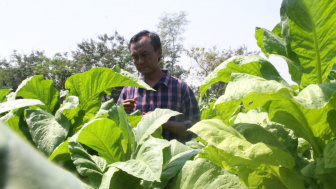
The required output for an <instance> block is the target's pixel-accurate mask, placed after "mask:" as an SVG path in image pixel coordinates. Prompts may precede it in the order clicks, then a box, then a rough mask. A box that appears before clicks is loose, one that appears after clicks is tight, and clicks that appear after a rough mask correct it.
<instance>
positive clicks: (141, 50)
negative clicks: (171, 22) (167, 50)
mask: <svg viewBox="0 0 336 189" xmlns="http://www.w3.org/2000/svg"><path fill="white" fill-rule="evenodd" d="M130 51H131V55H132V57H133V63H134V65H135V67H136V68H137V70H138V71H139V72H140V73H142V74H143V75H145V76H146V75H150V74H152V73H154V72H155V71H159V70H160V67H159V64H158V59H159V57H160V56H161V53H162V50H161V49H158V50H157V51H154V47H153V46H152V45H151V44H150V39H149V38H148V37H147V36H143V37H142V38H141V39H140V40H139V41H138V42H136V43H132V44H131V46H130Z"/></svg>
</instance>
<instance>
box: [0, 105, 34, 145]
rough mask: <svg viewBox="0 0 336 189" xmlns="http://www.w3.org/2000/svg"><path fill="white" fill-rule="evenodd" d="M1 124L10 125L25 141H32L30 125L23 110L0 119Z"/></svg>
mask: <svg viewBox="0 0 336 189" xmlns="http://www.w3.org/2000/svg"><path fill="white" fill-rule="evenodd" d="M0 122H3V123H5V124H6V125H8V126H9V127H10V128H11V129H12V130H14V131H15V132H16V133H18V134H19V135H20V136H21V137H23V138H24V139H27V140H29V141H32V138H31V135H30V133H29V129H28V125H27V122H26V120H25V116H24V109H23V108H19V109H17V110H14V111H11V112H8V113H7V114H6V115H4V116H3V117H1V118H0Z"/></svg>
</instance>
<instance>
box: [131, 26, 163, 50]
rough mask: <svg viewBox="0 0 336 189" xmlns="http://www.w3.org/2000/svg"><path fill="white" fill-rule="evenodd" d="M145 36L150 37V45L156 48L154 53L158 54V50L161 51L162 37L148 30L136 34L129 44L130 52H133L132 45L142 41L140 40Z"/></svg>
mask: <svg viewBox="0 0 336 189" xmlns="http://www.w3.org/2000/svg"><path fill="white" fill-rule="evenodd" d="M143 36H147V37H149V39H150V43H151V45H152V46H153V48H154V51H155V52H156V51H157V50H159V49H161V48H162V47H161V40H160V37H159V35H158V34H156V33H155V32H150V31H148V30H142V31H140V32H139V33H137V34H135V35H134V36H133V37H132V38H131V40H130V42H129V44H128V50H131V44H132V43H136V42H138V41H140V39H141V38H142V37H143Z"/></svg>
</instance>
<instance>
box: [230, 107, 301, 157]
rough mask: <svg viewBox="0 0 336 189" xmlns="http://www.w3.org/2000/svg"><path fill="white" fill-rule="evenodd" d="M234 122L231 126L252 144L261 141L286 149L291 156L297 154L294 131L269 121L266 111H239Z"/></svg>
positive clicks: (296, 141) (296, 140)
mask: <svg viewBox="0 0 336 189" xmlns="http://www.w3.org/2000/svg"><path fill="white" fill-rule="evenodd" d="M234 123H235V124H234V125H232V127H233V128H234V129H236V130H237V131H238V132H239V133H240V134H242V135H243V136H244V137H245V138H246V140H248V141H249V142H251V143H253V144H255V143H257V142H263V143H266V144H268V145H273V146H275V147H278V148H280V149H283V150H287V151H288V152H290V153H292V155H293V156H295V155H296V154H297V147H298V139H297V137H296V136H295V135H294V132H293V131H292V130H290V129H288V128H286V127H285V126H284V125H282V124H279V123H275V122H271V121H269V119H268V114H267V113H266V112H258V111H257V110H250V111H248V112H247V113H239V114H238V116H237V118H236V119H235V121H234ZM258 125H260V126H258Z"/></svg>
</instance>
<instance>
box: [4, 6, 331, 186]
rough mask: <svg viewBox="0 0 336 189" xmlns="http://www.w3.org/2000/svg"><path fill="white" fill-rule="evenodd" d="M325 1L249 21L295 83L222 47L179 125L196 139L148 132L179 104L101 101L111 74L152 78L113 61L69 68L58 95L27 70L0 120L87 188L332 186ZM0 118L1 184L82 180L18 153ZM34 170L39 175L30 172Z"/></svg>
mask: <svg viewBox="0 0 336 189" xmlns="http://www.w3.org/2000/svg"><path fill="white" fill-rule="evenodd" d="M335 7H336V6H335V3H334V2H333V1H331V0H328V1H323V2H322V1H317V0H313V1H309V2H308V1H303V0H292V1H288V0H284V1H283V4H282V8H281V18H282V21H281V23H280V24H278V25H277V26H276V27H275V28H274V29H273V31H268V30H266V29H261V28H257V29H256V35H255V36H256V39H257V41H258V45H259V46H260V47H261V49H262V52H264V53H265V54H266V56H268V55H271V54H274V55H279V56H281V57H283V58H284V59H285V60H286V61H287V63H288V66H289V71H290V74H291V75H292V78H293V80H294V81H295V82H297V83H298V84H299V86H290V85H288V84H287V82H286V81H285V80H283V79H282V78H281V76H280V75H279V73H278V72H277V70H276V69H275V68H274V66H273V65H272V64H271V63H270V62H269V61H267V60H265V59H263V58H261V57H260V56H256V55H252V56H236V57H232V58H229V59H227V60H225V61H224V62H222V63H221V64H220V65H218V66H217V68H216V69H215V70H214V71H213V72H212V73H209V75H208V76H207V77H206V78H205V79H204V81H203V83H202V86H201V88H200V91H201V94H202V95H204V94H205V93H206V91H207V90H208V89H209V88H210V87H211V86H213V85H214V84H216V83H218V82H225V83H228V85H227V88H226V91H225V93H224V95H222V96H221V97H219V98H218V99H217V100H214V101H212V102H211V103H209V104H207V105H206V107H205V108H204V109H203V113H202V121H200V122H198V123H196V124H195V125H194V126H193V127H191V128H190V129H189V130H190V131H192V132H193V133H195V134H196V135H197V138H196V140H198V142H197V141H195V140H193V141H191V142H188V143H187V145H185V144H182V143H179V142H177V141H176V140H172V141H167V140H164V139H162V138H160V137H157V136H158V133H157V132H159V131H160V128H161V125H162V124H163V123H165V122H166V121H168V120H169V119H170V117H172V116H176V115H178V114H179V113H178V112H174V111H171V110H164V109H156V110H155V111H153V112H151V113H150V114H146V115H144V116H141V115H136V114H135V115H127V114H126V113H125V111H124V108H123V105H121V106H119V107H118V106H116V105H115V103H114V101H113V100H108V101H106V102H104V103H103V102H102V96H104V95H106V94H109V92H110V91H111V90H112V89H113V88H114V87H117V86H135V87H142V88H145V89H147V90H151V88H150V87H149V86H148V85H146V84H145V83H144V82H143V81H141V80H139V79H138V78H137V77H136V76H134V75H131V74H129V73H127V72H125V71H123V70H121V69H119V68H118V67H114V68H113V69H112V70H110V69H107V68H93V69H91V70H90V71H88V72H85V73H80V74H76V75H73V76H71V77H69V78H68V80H67V81H66V88H67V89H69V93H68V95H67V96H66V97H65V100H64V101H63V103H62V104H61V105H58V102H59V93H58V91H57V90H56V91H55V89H54V88H52V87H51V82H50V81H48V80H43V78H42V77H41V76H34V77H31V78H29V79H27V80H25V81H24V82H23V83H22V84H21V85H20V87H18V90H17V91H16V92H15V93H14V95H16V96H21V97H22V98H24V99H16V100H15V99H13V98H12V97H10V95H7V101H6V100H3V101H2V103H0V113H2V115H3V116H2V117H1V120H2V121H3V122H5V123H6V124H7V125H8V126H9V127H11V128H13V130H15V131H16V132H18V133H19V134H20V135H21V136H23V137H24V138H25V139H26V140H28V141H30V142H32V144H33V145H35V146H36V148H38V149H39V150H40V151H42V153H43V154H44V155H45V156H49V159H50V160H53V161H54V162H56V163H58V164H60V165H62V166H64V167H65V168H66V169H68V170H71V171H73V172H74V173H75V174H77V175H78V176H80V177H81V179H82V180H83V181H84V182H85V183H88V184H89V185H90V186H92V187H94V188H101V189H104V188H125V187H126V188H198V187H204V188H227V187H229V188H243V187H247V188H334V186H335V181H334V178H335V176H336V162H335V158H334V157H335V154H336V152H335V145H336V143H335V138H336V103H335V97H336V83H335V81H334V78H335V77H334V71H335V68H334V67H335V64H334V62H335V61H334V54H335V53H333V51H334V49H335V45H334V44H333V43H332V39H333V37H334V35H332V36H331V35H330V36H329V33H328V32H329V31H331V30H332V29H333V27H334V25H333V23H334V22H333V19H334V18H333V17H334V14H335V11H334V9H335ZM333 31H334V30H333ZM333 31H331V34H332V32H333ZM2 66H6V62H4V63H3V64H2ZM41 85H43V87H41V89H39V88H38V87H37V86H41ZM42 89H43V90H42ZM8 92H9V91H8V90H5V91H4V93H3V95H2V96H5V94H6V93H8ZM26 98H33V99H26ZM0 130H1V132H0V136H1V137H0V165H1V166H0V171H1V175H3V174H4V175H5V177H1V178H0V186H5V187H6V186H7V185H8V186H9V187H16V186H21V185H22V182H23V181H24V182H25V186H26V182H31V183H33V184H37V186H35V185H29V186H32V187H41V188H45V187H47V188H50V187H53V186H55V185H53V184H51V183H59V181H62V182H64V183H62V186H63V185H64V184H66V186H65V187H67V186H69V187H75V188H78V187H81V185H82V183H81V182H79V181H78V180H76V179H74V178H73V176H71V175H68V173H66V172H65V173H64V172H63V170H59V168H56V169H58V170H53V168H55V167H54V166H49V165H47V164H48V163H44V162H43V161H44V160H43V158H41V157H40V156H39V157H37V155H36V154H34V153H30V152H28V154H29V155H28V160H26V159H25V161H23V160H21V159H22V157H25V158H26V156H23V155H21V154H23V150H22V149H27V148H30V147H27V146H26V145H27V144H21V142H19V144H17V143H16V142H17V141H18V140H17V139H14V138H15V137H16V136H15V137H12V136H11V135H12V134H11V133H10V132H9V131H7V128H6V126H2V125H0ZM9 151H10V153H8V152H9ZM28 151H29V150H28ZM16 153H17V154H19V155H16ZM13 154H14V155H13ZM25 155H26V154H25ZM30 155H31V156H30ZM40 159H42V160H40ZM33 160H34V161H33ZM36 160H37V161H39V163H40V161H41V162H42V164H43V167H42V168H41V166H37V164H36V162H35V161H36ZM22 162H24V163H22ZM45 164H46V165H45ZM16 166H17V167H19V168H17V167H16ZM37 167H40V168H37ZM44 167H46V169H50V170H52V171H50V172H49V170H48V171H46V170H45V169H44ZM7 168H8V169H7ZM22 170H33V171H29V172H25V171H22ZM8 172H9V173H8ZM51 172H52V173H53V174H54V173H55V172H56V174H59V175H58V176H57V177H55V176H54V175H53V176H50V174H51ZM12 175H20V176H21V175H22V177H13V176H12ZM36 175H37V176H36ZM40 175H41V176H40ZM42 175H43V178H46V179H42V180H41V179H39V178H40V177H42ZM4 178H5V179H6V180H4ZM8 178H9V180H8ZM17 178H23V180H17ZM49 178H53V179H56V180H53V182H51V181H50V182H49V180H48V179H49ZM173 178H174V179H173ZM25 179H26V180H25ZM172 179H173V181H172V182H170V181H171V180H172ZM21 181H22V182H21ZM35 181H36V182H35ZM42 183H43V184H42ZM74 185H77V186H74Z"/></svg>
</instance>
